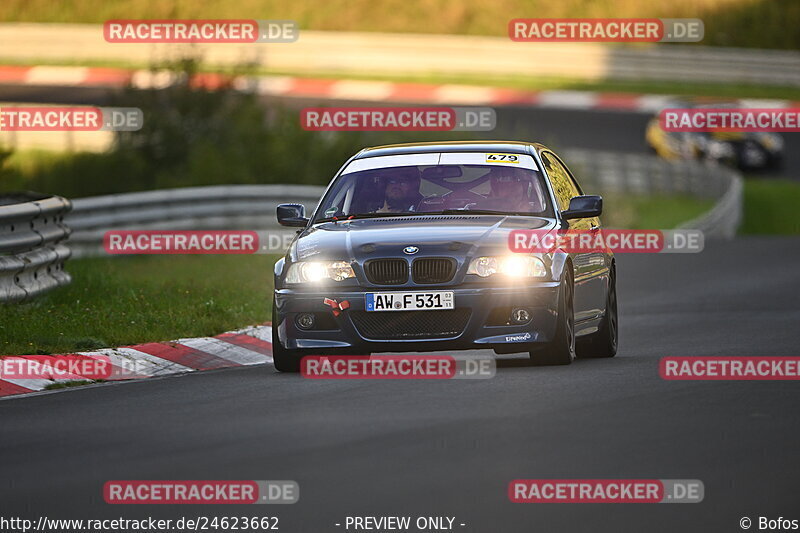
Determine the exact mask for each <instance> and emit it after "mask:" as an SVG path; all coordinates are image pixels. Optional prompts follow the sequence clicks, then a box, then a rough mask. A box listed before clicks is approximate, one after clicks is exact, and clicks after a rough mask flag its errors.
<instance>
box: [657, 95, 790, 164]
mask: <svg viewBox="0 0 800 533" xmlns="http://www.w3.org/2000/svg"><path fill="white" fill-rule="evenodd" d="M670 107H678V108H684V109H702V108H717V109H719V108H731V107H733V106H732V105H731V104H729V103H723V104H702V105H697V104H692V103H686V102H678V103H676V104H673V105H670ZM645 141H646V142H647V145H648V146H649V147H650V149H651V150H653V151H654V152H655V153H656V154H657V155H659V156H661V157H663V158H665V159H672V160H676V159H696V160H704V161H715V162H717V163H720V164H723V165H727V166H730V167H733V168H738V169H740V170H777V169H780V167H781V164H782V162H783V147H784V142H783V137H781V135H780V134H778V133H772V132H720V131H715V132H686V131H665V130H664V129H662V127H661V125H660V124H659V120H658V117H657V116H656V117H654V118H652V119H650V121H649V122H648V123H647V129H646V131H645Z"/></svg>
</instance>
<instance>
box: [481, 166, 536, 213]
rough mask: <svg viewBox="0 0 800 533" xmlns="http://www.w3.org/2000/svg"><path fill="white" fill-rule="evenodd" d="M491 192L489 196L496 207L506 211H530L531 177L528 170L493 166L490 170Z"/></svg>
mask: <svg viewBox="0 0 800 533" xmlns="http://www.w3.org/2000/svg"><path fill="white" fill-rule="evenodd" d="M489 183H490V185H491V192H490V193H489V196H488V198H489V199H490V203H491V204H492V206H493V208H495V209H503V210H506V211H515V212H516V211H530V208H531V206H530V203H529V199H528V187H529V185H530V179H528V176H527V175H526V172H525V171H524V170H522V169H519V168H513V167H493V168H492V169H491V170H490V171H489Z"/></svg>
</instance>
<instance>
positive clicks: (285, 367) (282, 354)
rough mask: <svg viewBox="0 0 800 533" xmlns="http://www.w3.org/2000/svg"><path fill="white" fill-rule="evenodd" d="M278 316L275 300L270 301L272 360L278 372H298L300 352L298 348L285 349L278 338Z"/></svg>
mask: <svg viewBox="0 0 800 533" xmlns="http://www.w3.org/2000/svg"><path fill="white" fill-rule="evenodd" d="M277 317H278V315H277V313H276V312H275V301H274V300H273V302H272V361H273V362H274V363H275V370H277V371H278V372H299V371H300V360H301V359H302V354H301V352H300V351H299V350H287V349H286V348H284V347H283V345H282V344H281V341H280V339H279V338H278V321H277V320H276V319H277Z"/></svg>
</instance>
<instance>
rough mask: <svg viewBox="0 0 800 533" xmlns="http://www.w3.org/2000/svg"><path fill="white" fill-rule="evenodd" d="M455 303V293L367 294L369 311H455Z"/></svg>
mask: <svg viewBox="0 0 800 533" xmlns="http://www.w3.org/2000/svg"><path fill="white" fill-rule="evenodd" d="M454 302H455V298H454V297H453V291H436V292H368V293H367V311H431V310H434V309H455V303H454Z"/></svg>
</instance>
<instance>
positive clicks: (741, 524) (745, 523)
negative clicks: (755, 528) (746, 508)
mask: <svg viewBox="0 0 800 533" xmlns="http://www.w3.org/2000/svg"><path fill="white" fill-rule="evenodd" d="M751 525H753V524H752V522H751V521H750V519H749V518H747V517H746V516H743V517H742V519H741V520H739V527H741V528H742V529H750V526H751Z"/></svg>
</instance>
